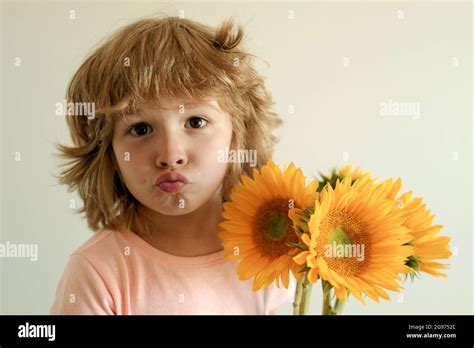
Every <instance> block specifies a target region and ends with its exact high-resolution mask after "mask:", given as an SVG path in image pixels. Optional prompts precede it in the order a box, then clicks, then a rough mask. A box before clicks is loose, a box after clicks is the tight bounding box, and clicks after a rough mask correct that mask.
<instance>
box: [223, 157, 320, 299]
mask: <svg viewBox="0 0 474 348" xmlns="http://www.w3.org/2000/svg"><path fill="white" fill-rule="evenodd" d="M241 180H242V185H238V186H236V187H234V188H233V189H232V192H231V196H230V198H231V200H230V202H226V203H224V205H223V207H224V211H223V213H222V216H223V217H224V219H225V220H224V221H223V222H221V223H220V224H219V226H220V227H221V228H222V229H223V231H221V232H220V233H219V234H218V236H219V237H220V238H221V239H222V240H223V245H224V250H225V258H226V259H230V260H240V261H241V262H240V264H239V266H238V268H237V273H238V275H239V278H240V279H241V280H247V279H249V278H251V277H254V281H253V290H254V291H257V290H259V289H261V288H264V287H266V286H268V285H269V284H270V283H272V282H273V281H275V280H276V283H277V286H278V287H280V283H279V281H280V279H281V282H282V284H283V285H284V286H285V287H286V288H288V285H289V280H290V271H291V272H292V273H293V275H294V276H295V277H296V278H299V276H300V274H298V271H299V270H300V269H301V266H299V265H297V264H296V263H295V262H294V261H293V259H292V256H294V255H295V254H296V253H297V252H298V248H297V247H295V245H298V244H299V243H300V239H299V236H298V233H297V231H295V229H294V227H293V223H292V221H291V220H290V218H289V217H288V211H289V209H291V208H300V209H304V208H306V207H308V206H310V205H311V204H313V203H314V200H315V197H316V187H317V185H318V183H317V182H316V181H313V182H311V183H310V184H309V185H308V186H306V185H305V177H304V176H303V172H302V171H301V169H297V168H296V167H295V165H294V164H293V163H291V164H290V165H289V166H288V167H285V168H284V170H283V172H282V171H281V170H280V168H279V167H278V166H277V165H275V163H273V161H271V160H270V161H268V162H267V164H266V165H264V166H263V167H262V169H261V173H259V172H258V171H257V170H256V169H254V171H253V179H251V178H249V177H248V176H245V175H242V176H241Z"/></svg>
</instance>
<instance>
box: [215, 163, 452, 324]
mask: <svg viewBox="0 0 474 348" xmlns="http://www.w3.org/2000/svg"><path fill="white" fill-rule="evenodd" d="M241 181H242V184H241V185H238V186H236V187H234V188H233V190H232V193H231V201H230V202H226V203H224V211H223V213H222V214H223V217H224V219H225V220H224V221H223V222H222V223H221V224H220V227H221V228H222V231H221V232H220V233H219V237H220V238H221V239H222V240H223V245H224V249H225V257H226V258H227V259H230V260H239V261H240V263H239V266H238V269H237V272H238V275H239V278H240V279H241V280H247V279H250V278H252V277H253V290H254V291H258V290H259V289H262V288H265V287H267V286H268V285H270V284H271V283H272V282H274V281H275V282H276V284H277V286H278V287H279V286H280V282H281V283H282V284H283V286H284V287H286V288H288V286H289V282H290V276H291V275H290V272H291V274H293V276H294V277H295V279H296V280H297V286H296V292H295V299H294V302H293V313H294V314H295V315H304V314H307V313H308V309H309V303H310V298H311V290H312V287H313V285H314V284H315V283H317V282H318V280H321V286H322V291H323V309H322V313H323V314H324V315H336V314H340V313H341V311H342V308H343V305H344V303H345V302H346V301H347V299H348V297H349V295H350V294H352V295H353V296H354V297H355V298H357V299H358V300H359V301H360V302H362V303H364V304H365V299H364V298H366V297H367V296H368V297H370V298H371V299H373V300H375V301H377V302H379V299H380V298H383V299H387V300H388V299H389V296H388V294H387V292H386V290H392V291H400V289H401V286H400V285H399V284H398V281H400V280H401V277H405V278H407V277H408V276H410V277H412V278H413V277H415V276H416V275H417V274H418V273H419V272H426V273H429V274H431V275H434V276H438V277H446V275H445V274H443V273H441V272H440V270H441V269H444V268H447V265H445V264H442V263H439V262H437V261H435V260H437V259H447V258H449V257H450V255H451V252H450V250H449V243H450V238H449V237H446V236H438V233H439V232H440V231H441V229H442V226H441V225H432V222H433V219H434V215H432V214H430V211H429V210H428V209H427V208H426V205H424V204H423V203H422V199H421V198H415V197H413V196H412V192H411V191H409V192H406V193H403V194H400V193H399V191H400V189H401V179H397V180H393V179H387V180H384V181H381V182H379V180H378V178H373V177H372V176H371V175H370V173H368V172H363V171H361V169H360V168H357V169H355V170H353V169H352V166H346V167H344V168H342V169H340V170H333V171H332V172H331V174H329V175H327V176H324V175H321V180H319V181H318V180H313V181H311V182H310V183H309V184H308V185H306V178H305V176H304V175H303V172H302V170H301V169H299V168H296V166H295V165H294V164H293V163H291V164H290V165H289V166H287V167H285V168H284V170H283V171H282V170H281V169H280V168H279V167H278V166H277V165H275V163H273V162H272V161H268V163H267V164H266V165H264V166H263V167H262V168H261V171H260V172H259V171H258V170H256V169H255V170H254V172H253V177H252V178H250V177H248V176H245V175H243V176H242V177H241Z"/></svg>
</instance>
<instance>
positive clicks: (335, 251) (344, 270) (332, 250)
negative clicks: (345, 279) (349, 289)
mask: <svg viewBox="0 0 474 348" xmlns="http://www.w3.org/2000/svg"><path fill="white" fill-rule="evenodd" d="M319 230H320V235H319V238H318V243H317V245H318V247H317V254H318V255H320V256H322V257H324V259H325V260H326V262H327V264H328V267H329V268H330V269H331V270H333V271H335V272H337V273H338V274H339V275H343V276H353V275H356V274H358V273H360V272H361V271H363V269H364V268H365V267H366V265H367V264H368V260H369V257H370V239H369V238H368V236H367V233H366V232H365V226H364V224H363V223H361V222H360V221H359V219H357V218H356V217H355V216H353V214H351V213H350V212H348V211H346V210H344V209H343V210H338V211H329V212H328V214H327V215H326V217H325V218H324V219H323V220H322V221H321V225H320V228H319Z"/></svg>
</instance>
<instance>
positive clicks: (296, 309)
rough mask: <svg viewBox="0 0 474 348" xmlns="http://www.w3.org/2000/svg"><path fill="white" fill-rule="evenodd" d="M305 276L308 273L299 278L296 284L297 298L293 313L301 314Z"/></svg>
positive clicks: (294, 302)
mask: <svg viewBox="0 0 474 348" xmlns="http://www.w3.org/2000/svg"><path fill="white" fill-rule="evenodd" d="M305 276H306V273H305V274H302V275H301V278H300V279H298V283H297V284H296V292H295V299H294V301H293V315H299V313H300V304H301V295H302V292H303V281H304V278H305Z"/></svg>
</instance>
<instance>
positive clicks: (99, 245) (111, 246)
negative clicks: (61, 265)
mask: <svg viewBox="0 0 474 348" xmlns="http://www.w3.org/2000/svg"><path fill="white" fill-rule="evenodd" d="M119 233H120V231H119V230H113V229H106V228H105V229H102V230H100V231H97V232H95V233H94V235H92V236H91V237H90V238H89V239H87V240H86V241H85V242H84V243H83V244H82V245H81V246H80V247H78V248H77V249H76V250H74V252H73V253H72V254H73V255H74V254H80V255H82V256H85V257H88V256H89V257H94V256H98V255H102V256H105V255H106V254H112V253H116V252H117V249H119V248H120V246H121V243H120V237H119Z"/></svg>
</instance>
